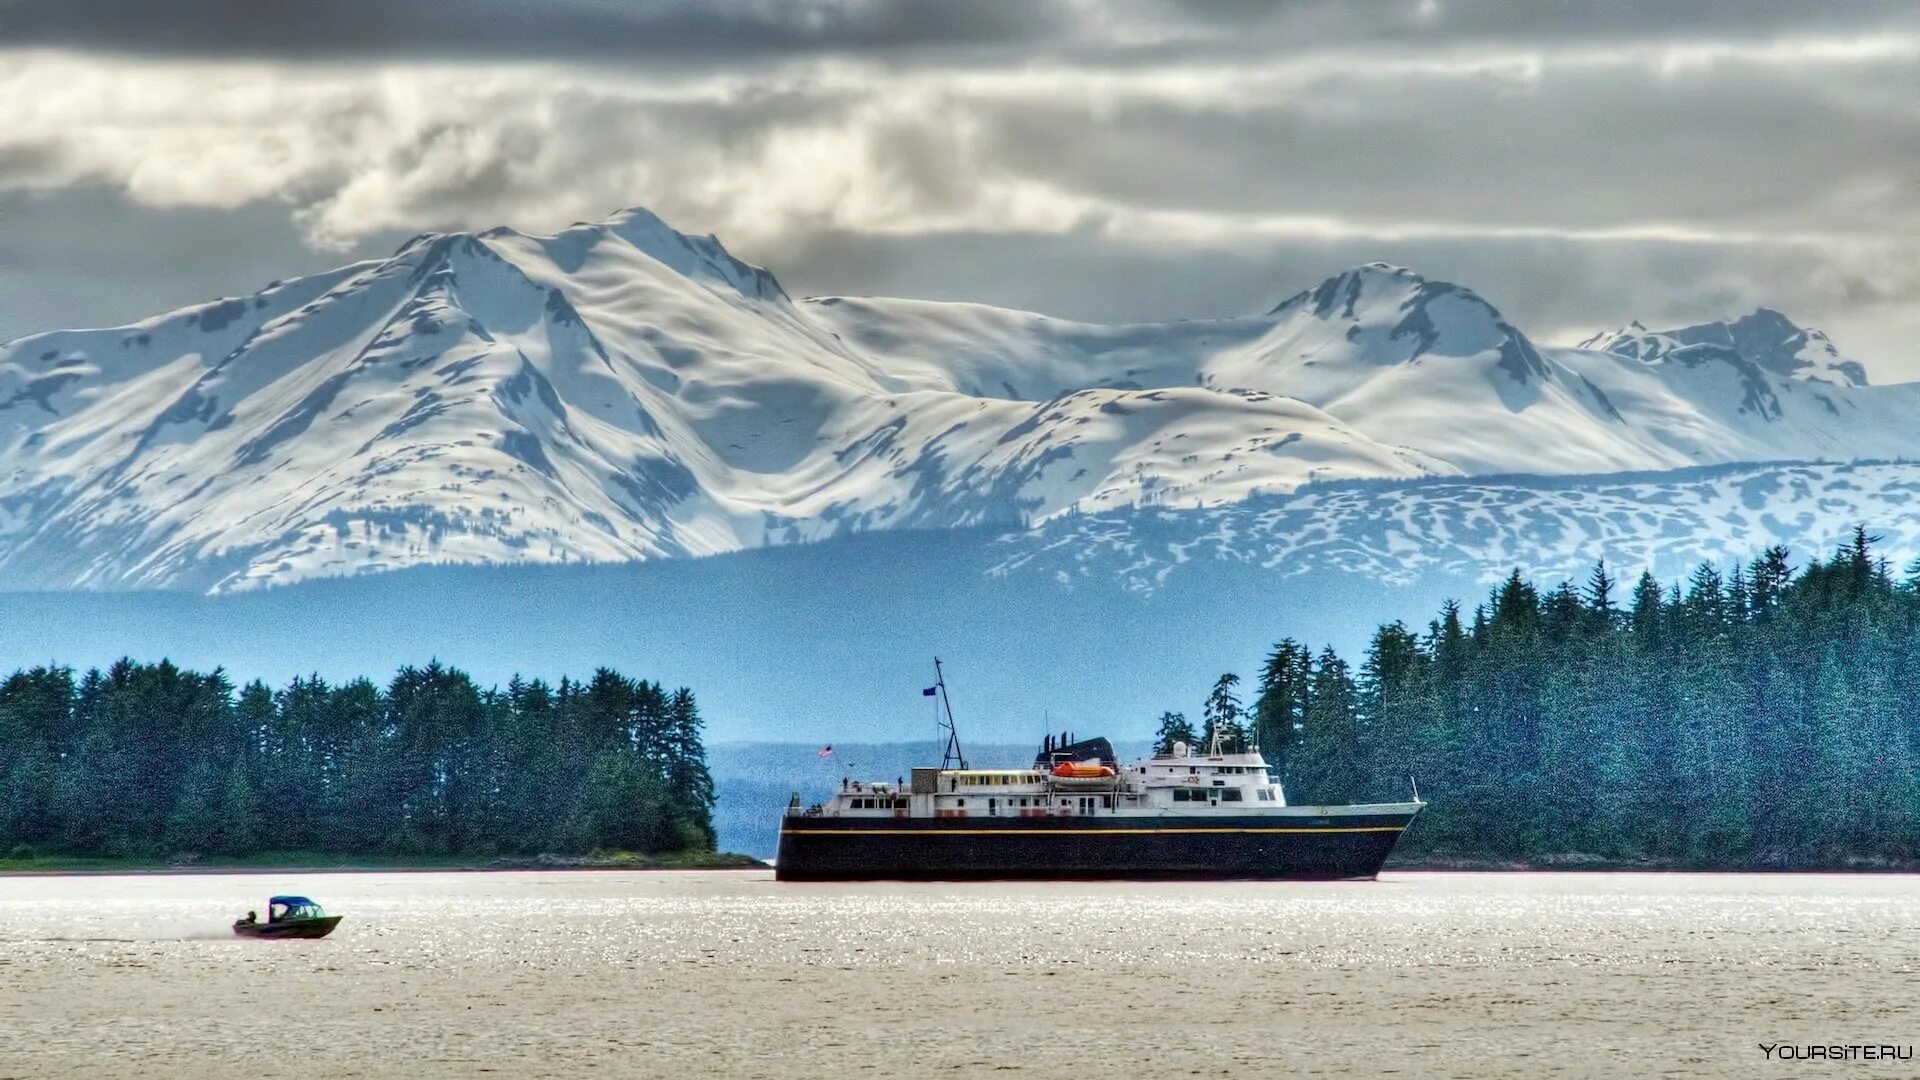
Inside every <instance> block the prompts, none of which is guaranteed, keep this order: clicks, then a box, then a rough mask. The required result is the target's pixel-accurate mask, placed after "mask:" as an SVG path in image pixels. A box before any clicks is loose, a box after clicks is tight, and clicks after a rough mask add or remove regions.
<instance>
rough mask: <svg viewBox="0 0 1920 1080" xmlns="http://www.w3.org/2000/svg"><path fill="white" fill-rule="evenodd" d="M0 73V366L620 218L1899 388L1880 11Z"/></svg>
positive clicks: (849, 28) (647, 16) (803, 20)
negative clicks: (1434, 283) (1770, 344)
mask: <svg viewBox="0 0 1920 1080" xmlns="http://www.w3.org/2000/svg"><path fill="white" fill-rule="evenodd" d="M0 41H5V42H7V43H9V44H17V45H25V46H57V47H59V49H60V50H64V51H53V52H46V51H39V50H34V51H26V50H19V51H8V50H6V49H4V48H0V115H6V116H8V122H7V124H5V125H0V337H4V336H7V335H8V334H9V333H11V332H16V331H23V330H27V329H39V328H45V327H47V326H52V325H57V324H100V323H110V322H118V321H123V320H127V319H132V318H137V317H140V316H143V315H146V314H150V313H152V312H154V311H157V310H160V309H163V308H166V307H169V306H174V305H178V304H182V303H187V302H190V301H193V300H198V299H202V298H206V297H208V296H212V295H216V294H220V293H236V292H244V291H247V290H250V289H252V288H256V287H258V285H259V284H260V283H261V282H263V281H264V280H266V279H268V278H271V277H279V276H287V275H290V274H292V273H296V272H301V271H305V270H312V269H317V268H320V267H324V266H329V265H333V264H336V263H338V262H340V261H343V260H345V259H346V258H349V257H352V256H354V255H359V254H367V253H380V252H384V251H385V250H387V249H388V248H390V247H391V243H392V240H393V239H394V238H395V237H396V236H397V235H398V234H399V233H402V232H413V231H416V230H418V229H424V228H485V227H488V226H491V225H494V224H500V223H507V224H512V225H515V226H518V227H523V228H527V229H531V230H536V231H538V230H544V229H550V228H556V227H559V226H562V225H564V224H566V223H567V222H568V221H571V220H575V219H579V218H588V217H593V216H596V215H599V214H604V213H606V212H607V211H609V210H611V209H613V208H615V207H618V206H622V205H632V204H642V205H647V206H650V207H652V208H653V209H655V210H657V211H658V212H660V213H661V214H662V215H663V216H664V217H666V218H667V219H668V220H669V221H671V222H672V223H673V224H675V225H676V226H678V227H680V228H682V229H685V230H688V231H697V232H707V231H713V232H717V233H718V234H720V236H721V237H722V239H723V240H725V241H726V242H727V243H728V245H729V246H730V247H731V248H733V249H734V250H735V251H736V252H738V253H739V254H741V255H742V256H743V257H746V258H749V259H753V260H755V261H758V262H762V263H765V264H767V265H769V266H770V267H771V268H772V269H774V270H775V272H776V273H777V274H778V275H779V276H780V277H781V279H782V281H783V282H785V283H786V285H787V286H788V288H789V289H790V290H792V291H794V292H796V293H809V292H811V293H825V292H854V293H879V294H893V295H908V296H924V297H932V298H939V299H956V300H977V301H984V302H989V303H998V304H1004V305H1008V306H1015V307H1024V308H1032V309H1037V310H1043V311H1048V312H1051V313H1054V314H1058V315H1063V316H1068V317H1077V318H1086V319H1096V320H1103V321H1112V320H1130V319H1164V318H1181V317H1206V316H1219V315H1237V314H1244V313H1247V312H1251V311H1257V310H1261V309H1263V308H1264V307H1266V306H1268V305H1270V304H1271V302H1272V301H1273V300H1274V299H1275V298H1276V297H1279V296H1282V295H1285V294H1287V293H1291V292H1293V291H1296V290H1298V289H1300V288H1302V287H1306V286H1309V285H1311V284H1313V283H1314V282H1317V281H1318V280H1319V279H1320V278H1321V277H1323V276H1325V275H1327V274H1330V273H1333V272H1335V271H1337V270H1339V269H1341V268H1343V267H1345V266H1348V265H1352V264H1354V263H1359V262H1366V261H1371V260H1374V259H1386V260H1388V261H1392V262H1398V263H1403V264H1405V265H1409V266H1412V267H1414V268H1415V269H1417V270H1420V271H1422V272H1424V273H1427V274H1429V275H1430V276H1435V277H1441V278H1447V279H1450V280H1455V281H1459V282H1461V283H1463V284H1467V285H1470V286H1472V287H1474V288H1476V289H1477V290H1479V291H1481V292H1482V293H1483V294H1484V295H1486V296H1487V297H1488V299H1490V300H1491V301H1493V302H1494V303H1495V304H1496V305H1498V306H1500V307H1501V308H1502V309H1503V310H1505V311H1506V312H1507V313H1508V314H1509V315H1510V316H1511V317H1512V318H1513V319H1514V320H1515V321H1516V322H1517V323H1519V324H1520V325H1522V326H1523V327H1526V328H1527V329H1528V330H1529V331H1531V332H1533V333H1535V334H1536V335H1538V336H1541V337H1543V338H1545V339H1548V340H1564V339H1565V338H1567V337H1569V336H1575V335H1578V334H1580V333H1582V332H1584V331H1587V330H1591V329H1597V328H1601V327H1604V326H1608V325H1612V324H1617V323H1620V322H1625V321H1627V320H1629V319H1632V318H1640V319H1643V320H1645V321H1648V322H1657V323H1662V324H1675V323H1681V322H1687V321H1694V320H1698V319H1705V318H1714V317H1719V316H1723V315H1730V314H1737V313H1739V312H1740V311H1743V310H1745V309H1747V308H1750V307H1752V306H1755V305H1758V304H1769V305H1772V306H1776V307H1780V308H1782V309H1784V310H1786V311H1788V312H1790V313H1792V314H1793V315H1795V316H1796V317H1798V318H1802V319H1804V320H1807V321H1810V322H1814V323H1816V324H1821V325H1824V326H1825V328H1827V329H1829V330H1831V331H1833V332H1834V334H1835V337H1836V339H1837V340H1838V341H1839V343H1840V345H1841V346H1842V348H1843V349H1847V350H1849V351H1852V352H1854V353H1855V354H1856V355H1859V356H1860V357H1862V358H1863V359H1866V360H1868V361H1869V362H1872V363H1874V364H1875V365H1876V369H1875V375H1876V377H1877V378H1883V377H1885V376H1886V375H1887V374H1888V373H1889V372H1892V373H1898V374H1913V375H1920V351H1917V350H1915V349H1914V348H1913V346H1912V341H1913V340H1915V339H1916V338H1920V185H1916V184H1915V183H1914V182H1913V179H1912V178H1913V177H1914V176H1916V175H1920V112H1916V111H1915V110H1914V108H1913V104H1912V103H1913V102H1914V101H1916V100H1920V6H1916V5H1912V4H1910V3H1898V4H1895V3H1884V2H1877V3H1869V2H1865V0H1833V2H1830V3H1822V4H1817V5H1816V4H1685V3H1672V2H1671V0H1658V2H1656V0H1617V2H1613V3H1607V4H1553V3H1531V4H1530V3H1514V2H1499V3H1495V2H1490V0H1485V2H1483V0H1428V2H1423V0H1405V2H1401V0H1366V2H1360V0H1344V2H1339V0H1321V2H1315V0H1293V2H1281V3H1268V2H1244V3H1242V2H1233V0H1190V2H1188V0H1110V2H1108V3H1104V4H1094V3H1091V2H1088V3H1073V2H1068V0H1051V2H1049V0H979V2H950V0H947V2H909V0H834V2H829V0H811V2H798V0H795V2H782V0H716V2H711V3H699V2H693V0H678V2H671V3H653V4H645V3H632V4H628V3H621V2H619V0H554V2H550V3H545V4H533V3H527V2H524V0H469V2H465V3H458V2H453V0H384V2H377V0H332V2H324V3H315V2H308V3H289V2H284V0H278V2H261V0H251V2H237V0H223V2H215V0H184V2H183V3H179V4H170V5H154V4H145V3H133V2H131V0H96V2H92V3H85V4H81V3H72V2H70V0H69V2H55V0H0ZM231 57H264V58H266V59H267V62H265V63H260V64H230V63H225V61H226V60H228V59H229V58H231ZM576 58H577V59H580V60H581V61H583V62H582V63H580V64H577V65H575V64H570V63H567V61H570V60H573V59H576ZM415 59H429V60H432V61H433V63H410V61H412V60H415ZM295 60H297V61H301V62H300V63H292V62H289V61H295ZM363 60H366V61H372V62H370V63H362V62H361V61H363ZM521 60H527V61H540V63H519V62H518V61H521ZM183 61H184V62H183ZM9 192H12V193H15V194H14V195H13V196H12V197H11V199H10V200H9V199H8V198H7V193H9ZM24 192H34V193H36V194H34V195H32V196H30V197H29V196H26V195H23V194H19V193H24ZM23 200H24V201H23ZM320 248H326V250H319V249H320Z"/></svg>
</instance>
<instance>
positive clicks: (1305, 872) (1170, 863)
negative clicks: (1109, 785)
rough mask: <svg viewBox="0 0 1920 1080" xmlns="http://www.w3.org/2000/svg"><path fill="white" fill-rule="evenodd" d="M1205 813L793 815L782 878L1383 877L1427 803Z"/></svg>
mask: <svg viewBox="0 0 1920 1080" xmlns="http://www.w3.org/2000/svg"><path fill="white" fill-rule="evenodd" d="M1326 809H1327V811H1328V812H1327V813H1322V814H1315V815H1311V816H1309V815H1298V816H1296V815H1284V816H1282V815H1272V814H1262V815H1247V816H1236V817H1227V816H1212V815H1209V816H1208V817H1206V818H1204V819H1196V818H1193V817H1162V816H1144V815H1143V816H1137V817H1133V816H1130V817H1123V816H1117V815H1115V816H1098V815H1096V816H1087V817H1051V818H1048V817H1031V818H931V819H930V818H890V819H889V818H859V817H839V818H834V817H797V816H796V817H788V818H784V819H782V821H781V829H780V849H779V855H778V857H777V858H776V859H775V862H774V874H775V876H776V877H778V878H779V879H780V880H782V881H965V880H993V881H1005V880H1029V881H1035V880H1081V881H1086V880H1182V881H1194V880H1268V881H1328V880H1340V879H1347V878H1371V877H1373V876H1375V875H1376V874H1378V873H1379V872H1380V866H1381V864H1382V863H1384V862H1385V861H1386V859H1387V856H1388V854H1390V853H1391V852H1392V851H1393V846H1394V843H1395V842H1396V841H1398V840H1399V838H1400V833H1401V832H1402V831H1404V830H1405V829H1406V827H1407V825H1408V824H1409V823H1410V822H1411V821H1412V820H1413V817H1414V814H1415V813H1417V812H1418V810H1419V808H1418V806H1417V805H1408V806H1405V807H1400V806H1393V807H1386V806H1382V807H1377V808H1375V807H1369V808H1367V809H1369V810H1377V811H1379V812H1370V813H1343V812H1339V810H1341V809H1344V808H1326Z"/></svg>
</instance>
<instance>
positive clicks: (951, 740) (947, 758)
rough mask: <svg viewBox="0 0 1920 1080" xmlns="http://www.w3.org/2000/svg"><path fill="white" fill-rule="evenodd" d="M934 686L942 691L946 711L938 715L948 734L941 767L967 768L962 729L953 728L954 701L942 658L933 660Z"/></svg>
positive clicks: (943, 728) (942, 726)
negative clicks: (948, 688) (948, 693)
mask: <svg viewBox="0 0 1920 1080" xmlns="http://www.w3.org/2000/svg"><path fill="white" fill-rule="evenodd" d="M933 685H934V689H936V690H939V691H940V705H941V708H942V709H943V710H944V711H943V712H942V713H940V714H936V718H937V719H938V722H939V724H940V728H941V730H942V731H945V732H946V733H947V748H946V749H945V750H944V751H942V752H941V754H940V767H941V768H942V769H951V768H953V767H954V765H955V764H956V763H958V764H959V766H960V767H961V768H963V769H964V768H966V767H967V755H966V752H965V751H963V750H961V749H960V729H959V728H956V727H954V726H953V699H952V698H950V697H948V696H947V674H946V672H944V671H942V670H940V658H939V657H937V656H936V657H934V658H933Z"/></svg>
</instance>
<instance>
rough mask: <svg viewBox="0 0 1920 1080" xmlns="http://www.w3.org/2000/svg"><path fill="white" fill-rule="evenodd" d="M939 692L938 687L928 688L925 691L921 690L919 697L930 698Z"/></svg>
mask: <svg viewBox="0 0 1920 1080" xmlns="http://www.w3.org/2000/svg"><path fill="white" fill-rule="evenodd" d="M939 692H940V688H939V687H938V686H929V687H927V688H926V689H925V690H922V691H920V696H921V697H932V696H933V695H935V694H937V693H939Z"/></svg>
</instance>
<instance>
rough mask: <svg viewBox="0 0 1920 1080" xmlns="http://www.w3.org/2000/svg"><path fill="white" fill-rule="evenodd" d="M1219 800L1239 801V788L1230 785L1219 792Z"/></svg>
mask: <svg viewBox="0 0 1920 1080" xmlns="http://www.w3.org/2000/svg"><path fill="white" fill-rule="evenodd" d="M1220 801H1221V802H1240V801H1241V797H1240V789H1239V788H1237V787H1230V788H1228V789H1227V790H1225V791H1223V792H1221V793H1220Z"/></svg>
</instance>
